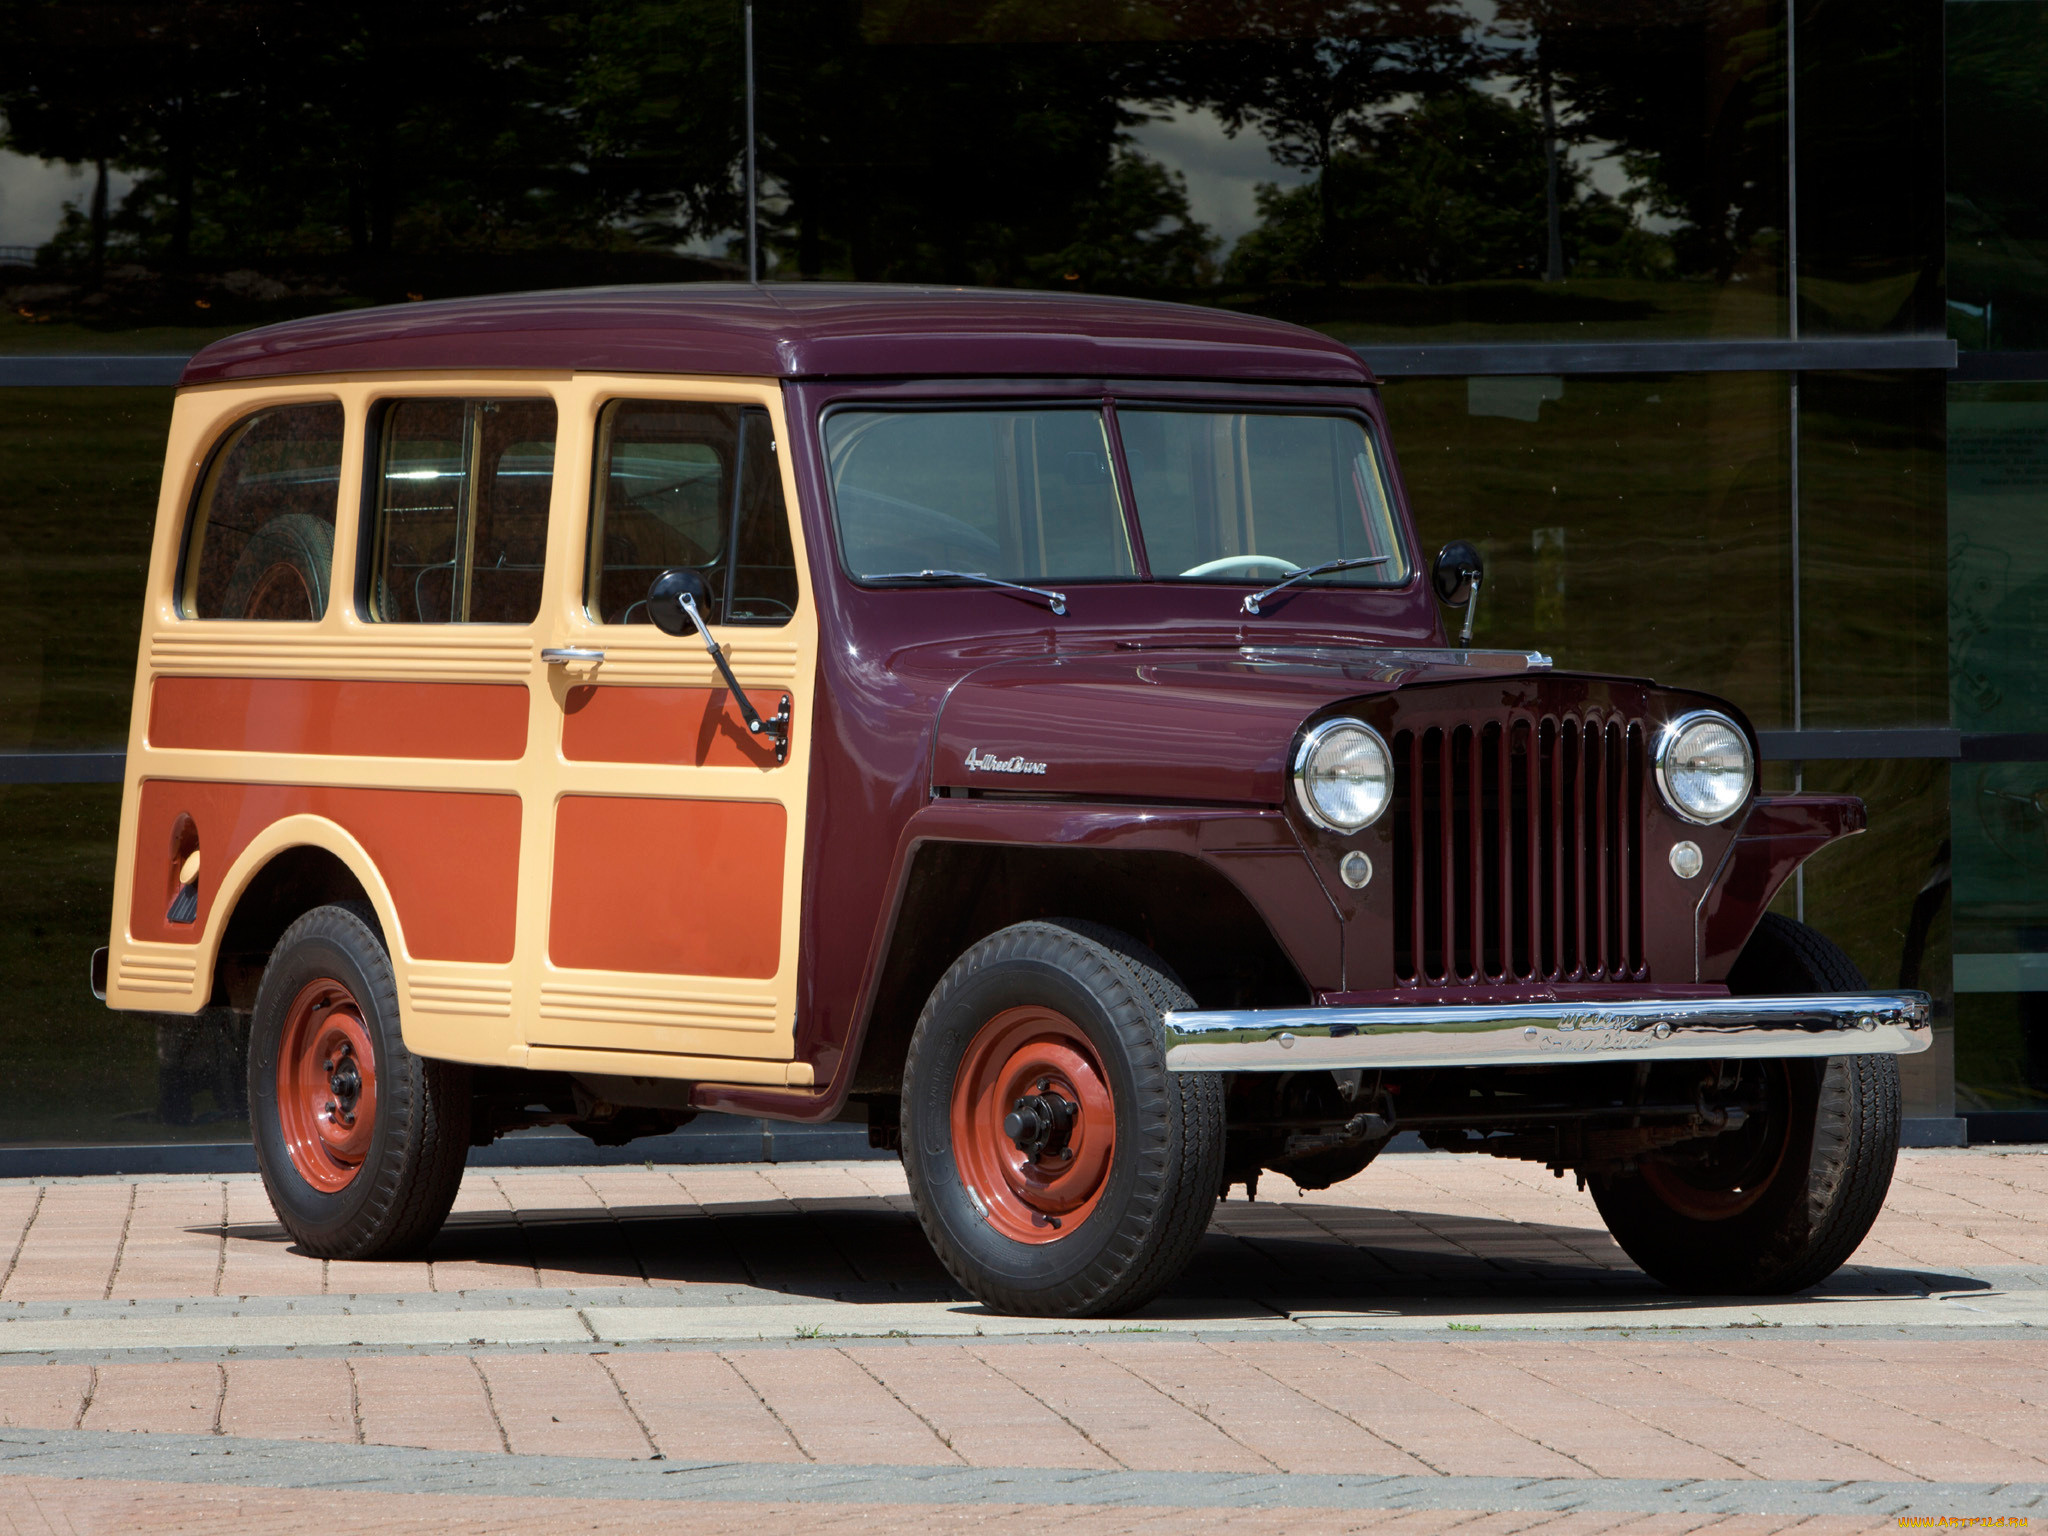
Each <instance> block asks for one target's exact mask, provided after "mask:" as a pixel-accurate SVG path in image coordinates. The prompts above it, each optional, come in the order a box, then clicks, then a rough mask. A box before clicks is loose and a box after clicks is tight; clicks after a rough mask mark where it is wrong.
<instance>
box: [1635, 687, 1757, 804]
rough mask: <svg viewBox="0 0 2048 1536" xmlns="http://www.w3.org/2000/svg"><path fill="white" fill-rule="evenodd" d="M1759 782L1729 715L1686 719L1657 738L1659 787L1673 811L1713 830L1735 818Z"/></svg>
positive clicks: (1701, 712) (1745, 742)
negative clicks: (1731, 817) (1754, 780)
mask: <svg viewBox="0 0 2048 1536" xmlns="http://www.w3.org/2000/svg"><path fill="white" fill-rule="evenodd" d="M1755 777H1756V773H1755V769H1754V767H1753V766H1752V765H1751V763H1750V760H1749V742H1748V740H1747V739H1746V738H1745V737H1744V736H1743V734H1742V728H1741V727H1740V726H1738V725H1737V724H1736V723H1735V722H1734V721H1733V720H1730V719H1729V718H1728V717H1727V716H1726V715H1717V714H1715V713H1714V712H1713V711H1712V710H1706V709H1702V710H1697V711H1695V712H1694V713H1692V714H1689V715H1680V716H1679V717H1678V718H1677V719H1676V720H1673V721H1672V722H1671V723H1670V724H1669V725H1667V726H1665V727H1664V733H1663V735H1661V736H1660V737H1658V738H1657V787H1658V788H1659V789H1660V790H1662V791H1663V792H1664V799H1665V802H1666V803H1667V804H1669V805H1670V807H1671V809H1673V810H1674V811H1676V812H1678V814H1679V815H1681V816H1683V817H1684V818H1685V819H1686V820H1687V821H1691V822H1697V823H1698V824H1699V825H1701V826H1703V827H1710V826H1712V825H1713V824H1714V823H1715V822H1717V821H1726V820H1727V819H1728V818H1729V817H1730V816H1732V815H1734V814H1735V812H1736V810H1737V809H1738V808H1739V807H1740V806H1741V805H1742V802H1743V801H1744V800H1746V799H1747V798H1748V797H1749V786H1750V783H1751V782H1752V780H1753V779H1754V778H1755Z"/></svg>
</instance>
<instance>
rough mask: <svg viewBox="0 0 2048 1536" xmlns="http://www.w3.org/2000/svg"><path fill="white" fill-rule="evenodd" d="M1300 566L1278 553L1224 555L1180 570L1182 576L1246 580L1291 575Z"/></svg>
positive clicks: (1276, 578)
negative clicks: (1235, 577) (1228, 577)
mask: <svg viewBox="0 0 2048 1536" xmlns="http://www.w3.org/2000/svg"><path fill="white" fill-rule="evenodd" d="M1300 569H1301V567H1300V566H1298V565H1296V564H1295V563H1294V562H1293V561H1292V560H1282V559H1281V558H1280V557H1279V556H1278V555H1225V556H1224V557H1223V558H1222V559H1221V560H1204V561H1203V562H1202V563H1201V564H1200V565H1191V566H1189V567H1188V568H1187V569H1186V570H1184V571H1182V572H1181V575H1183V576H1237V577H1241V578H1243V579H1244V580H1246V581H1264V580H1265V579H1266V578H1267V577H1269V576H1270V577H1272V578H1274V579H1275V580H1276V581H1277V580H1278V579H1279V578H1280V577H1282V576H1292V575H1293V574H1294V573H1295V572H1296V571H1298V570H1300Z"/></svg>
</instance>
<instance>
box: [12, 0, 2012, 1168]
mask: <svg viewBox="0 0 2048 1536" xmlns="http://www.w3.org/2000/svg"><path fill="white" fill-rule="evenodd" d="M100 15H101V13H100V12H99V11H97V10H96V9H94V8H80V7H74V6H65V5H61V4H52V3H40V0H39V3H21V0H0V27H4V28H5V30H6V32H7V34H8V35H10V36H12V37H14V38H16V39H17V40H18V41H19V42H20V43H21V44H22V46H19V47H15V48H11V49H9V50H8V51H7V54H6V57H5V58H4V59H0V118H4V123H5V139H4V142H0V151H4V152H5V157H6V158H4V159H0V193H4V190H5V185H6V183H5V179H4V178H5V175H6V173H7V169H8V167H10V166H11V167H14V168H16V169H17V170H18V169H20V168H23V167H34V166H40V165H48V164H51V163H63V164H70V165H75V166H78V167H81V168H82V171H83V175H82V178H81V180H80V181H79V183H78V185H79V187H80V189H81V190H80V192H79V194H78V196H77V197H76V199H75V201H74V203H73V205H72V206H71V207H70V208H68V210H66V211H65V212H64V213H63V215H62V217H61V219H58V220H56V221H55V225H56V227H55V228H54V229H39V230H36V231H33V232H31V234H32V238H31V239H30V240H29V243H28V244H24V245H15V246H9V245H6V244H5V243H4V242H5V241H8V240H12V239H15V238H16V234H15V233H14V232H11V231H10V230H9V229H8V228H7V226H6V224H5V217H6V208H7V206H8V205H7V203H6V201H5V199H4V197H0V295H4V297H5V299H6V313H5V314H0V642H4V643H0V1051H4V1052H5V1056H6V1059H7V1061H8V1063H9V1069H8V1070H7V1071H6V1072H4V1073H0V1144H15V1145H23V1144H35V1143H44V1144H50V1143H93V1144H99V1143H108V1142H128V1141H149V1142H162V1141H175V1140H181V1139H190V1140H209V1141H210V1140H221V1139H227V1138H230V1137H233V1136H234V1135H236V1134H238V1133H239V1132H240V1131H241V1130H242V1128H243V1127H242V1124H241V1116H242V1115H243V1105H242V1099H241V1090H240V1088H239V1085H238V1075H239V1072H240V1062H239V1060H238V1046H237V1040H236V1026H235V1021H234V1020H233V1019H232V1018H229V1017H221V1018H213V1017H206V1016H202V1017H201V1018H199V1019H196V1020H169V1019H166V1020H163V1021H160V1022H157V1023H156V1024H155V1025H154V1027H152V1025H151V1023H150V1022H148V1021H138V1020H136V1019H135V1018H133V1017H130V1016H123V1015H114V1014H110V1013H108V1012H107V1011H106V1010H104V1009H103V1008H102V1007H101V1006H100V1005H98V1004H97V1003H95V1002H94V1001H93V1000H92V998H91V996H90V995H89V993H88V991H87V989H86V985H85V978H86V963H87V957H88V956H89V955H90V953H91V951H92V949H93V948H94V947H95V946H96V945H98V944H100V943H103V942H104V929H105V927H106V924H107V920H108V910H109V887H110V882H111V876H112V867H113V849H114V828H115V819H116V815H117V811H118V789H117V787H116V786H115V785H114V784H113V783H111V782H109V781H110V780H112V779H114V778H116V777H117V771H118V753H119V751H120V749H121V743H122V742H123V740H124V738H125V733H126V723H127V714H128V707H129V699H130V692H131V688H132V682H133V668H134V642H135V634H136V627H137V623H138V607H139V595H140V587H141V580H142V576H143V570H144V562H145V555H146V548H147V543H148V539H149V533H150V528H149V524H150V518H151V515H152V512H153V507H154V501H155V493H156V486H157V480H158V475H159V471H160V458H161V452H162V447H163V441H164V435H165V426H166V422H167V420H168V414H169V405H170V388H169V385H170V382H171V381H172V380H174V379H175V377H176V375H177V368H178V362H179V360H180V359H181V358H182V357H183V356H184V355H186V354H189V353H190V352H191V351H192V350H193V349H194V348H196V347H197V346H199V345H202V344H203V343H204V342H205V341H207V340H209V339H211V338H213V337H215V336H219V335H223V334H227V333H229V332H231V331H234V330H237V329H241V328H243V327H245V326H248V325H251V324H258V323H263V322H265V321H269V320H273V319H278V318H284V317H288V316H292V315H299V314H307V313H316V312H320V311H323V310H330V309H335V308H340V307H347V306H353V305H361V304H367V303H385V302H389V303H402V302H405V301H407V300H408V299H417V298H420V297H434V298H440V297H447V296H452V295H456V294H461V293H474V292H488V291H507V290H514V289H521V288H540V287H561V286H579V285H585V284H595V283H615V282H638V281H676V280H692V279H702V278H726V279H731V278H735V277H740V278H744V277H745V276H747V275H748V274H749V272H750V271H751V272H753V273H755V274H758V275H760V276H763V277H772V278H775V279H777V280H805V281H816V282H836V281H849V280H856V281H884V282H941V283H977V284H992V285H998V286H1005V285H1022V286H1030V287H1038V288H1055V289H1066V290H1072V291H1088V292H1116V293H1129V294H1137V295H1143V296H1150V297H1158V298H1169V299H1176V300H1181V301H1184V302H1193V303H1199V304H1209V305H1221V306H1226V307H1231V308H1236V309H1242V310H1245V311H1248V312H1256V313H1261V314H1269V315H1275V316H1279V317H1282V318H1285V319H1289V320H1293V321H1296V322H1299V323H1302V324H1305V325H1310V326H1313V327H1315V328H1317V329H1319V330H1323V331H1325V332H1327V333H1329V334H1331V335H1333V336H1335V337H1338V338H1340V339H1342V340H1343V341H1345V342H1348V343H1350V344H1352V345H1354V346H1356V347H1357V348H1358V349H1359V350H1360V351H1361V352H1362V353H1363V355H1364V356H1365V357H1366V358H1367V360H1368V361H1369V362H1371V363H1372V364H1373V366H1374V367H1375V368H1376V369H1377V370H1378V371H1379V372H1380V374H1381V375H1382V377H1383V378H1384V380H1385V393H1386V399H1387V401H1388V409H1389V414H1390V417H1391V420H1392V422H1393V425H1394V429H1395V434H1396V442H1395V446H1396V449H1397V451H1398V453H1399V454H1400V457H1401V461H1402V466H1403V472H1404V475H1405V478H1406V481H1407V484H1408V489H1409V492H1410V496H1411V499H1412V501H1413V503H1414V506H1415V509H1416V514H1417V517H1418V520H1419V522H1420V525H1421V530H1422V534H1423V537H1424V540H1425V542H1426V543H1428V544H1429V545H1430V546H1431V547H1434V546H1435V545H1436V544H1437V543H1440V542H1442V541H1444V540H1447V539H1450V538H1453V537H1464V538H1470V539H1472V540H1474V541H1475V542H1476V543H1478V544H1479V545H1480V547H1481V548H1482V550H1483V551H1484V552H1485V555H1486V557H1487V560H1488V573H1489V579H1488V581H1487V583H1486V588H1485V601H1484V602H1483V604H1482V606H1481V609H1480V612H1479V616H1478V634H1477V638H1478V640H1479V641H1481V642H1482V643H1485V644H1493V645H1515V646H1533V647H1538V648H1540V649H1542V650H1545V651H1547V652H1550V653H1552V654H1553V655H1555V656H1556V657H1557V658H1558V659H1559V662H1560V664H1562V665H1568V666H1573V667H1585V668H1591V669H1598V670H1610V671H1618V672H1624V673H1631V674H1638V675H1643V674H1647V675H1651V676H1654V677H1656V678H1658V679H1659V680H1662V681H1665V682H1670V683H1674V684H1682V685H1687V686H1694V687H1699V688H1704V689H1708V690H1711V691H1714V692H1717V693H1720V694H1723V695H1725V696H1727V697H1729V698H1732V699H1733V700H1734V701H1735V702H1737V703H1738V704H1739V705H1741V706H1742V708H1743V709H1745V710H1746V711H1747V712H1748V713H1749V715H1750V717H1751V719H1752V720H1753V721H1754V722H1755V723H1756V725H1757V726H1758V728H1759V730H1760V731H1761V732H1762V735H1763V741H1764V746H1765V755H1766V757H1767V759H1768V761H1767V763H1766V764H1765V768H1764V773H1765V777H1766V782H1767V783H1770V784H1774V785H1777V786H1780V787H1790V786H1792V785H1794V784H1803V785H1804V786H1806V787H1808V788H1815V789H1827V790H1845V791H1849V792H1853V793H1856V794H1859V795H1861V796H1862V797H1863V798H1864V799H1865V800H1866V801H1867V802H1868V804H1869V807H1870V820H1871V830H1870V831H1869V833H1868V834H1866V835H1865V836H1863V837H1860V838H1856V839H1853V840H1851V841H1850V842H1848V843H1846V844H1844V845H1841V846H1839V847H1836V848H1833V849H1830V850H1828V851H1827V852H1825V853H1823V854H1822V855H1821V856H1820V857H1819V858H1817V859H1816V860H1815V861H1813V863H1812V864H1811V865H1809V867H1808V869H1807V870H1806V871H1805V873H1804V875H1803V877H1802V878H1801V879H1800V880H1799V881H1798V882H1796V883H1795V884H1794V885H1793V886H1791V887H1789V888H1788V889H1787V891H1786V893H1785V894H1784V896H1783V898H1782V903H1783V905H1784V907H1785V909H1786V910H1787V911H1788V912H1797V913H1799V914H1802V915H1803V916H1804V917H1805V918H1806V920H1807V921H1809V922H1812V923H1814V924H1815V925H1817V926H1819V927H1820V928H1822V929H1823V930H1824V931H1826V932H1828V933H1829V934H1831V935H1832V936H1833V937H1835V938H1836V939H1837V940H1838V941H1839V942H1841V943H1842V944H1843V945H1844V946H1845V947H1846V948H1847V949H1848V950H1849V952H1850V953H1851V955H1852V956H1853V957H1854V959H1855V960H1856V962H1857V964H1858V965H1859V966H1860V967H1861V968H1862V969H1863V971H1864V973H1865V975H1866V977H1867V978H1868V979H1869V980H1870V981H1871V982H1872V983H1873V984H1875V985H1884V986H1890V985H1894V984H1897V985H1905V986H1920V987H1924V988H1926V989H1927V990H1928V991H1930V992H1932V993H1933V994H1934V995H1935V996H1936V998H1937V1000H1938V1002H1937V1006H1938V1017H1939V1019H1940V1021H1941V1025H1940V1029H1939V1031H1938V1044H1937V1046H1936V1049H1935V1050H1933V1051H1931V1052H1929V1053H1927V1054H1925V1055H1922V1056H1918V1057H1913V1058H1909V1059H1908V1060H1907V1061H1906V1062H1905V1070H1906V1075H1907V1092H1908V1113H1909V1115H1911V1116H1913V1117H1915V1120H1916V1124H1917V1125H1918V1126H1920V1127H1921V1134H1923V1135H1927V1136H1939V1135H1941V1134H1943V1131H1942V1129H1941V1125H1942V1122H1952V1117H1954V1116H1956V1115H1958V1114H1964V1115H1967V1116H1969V1117H1970V1123H1971V1126H1972V1131H1973V1134H1975V1135H1977V1136H1978V1137H1979V1138H1980V1139H1981V1138H1982V1137H1987V1136H2011V1137H2022V1136H2025V1137H2032V1136H2033V1135H2034V1134H2035V1133H2036V1132H2041V1131H2044V1130H2048V0H1948V3H1946V4H1943V3H1942V0H1868V3H1866V4H1864V5H1861V6H1855V7H1839V6H1830V5H1825V4H1822V3H1820V0H1792V3H1790V4H1789V5H1788V4H1787V0H1664V3H1659V4H1655V5H1649V4H1642V3H1639V0H1463V3H1459V0H1205V3H1202V4H1181V3H1178V0H1093V3H1090V4H1087V5H1073V4H1068V3H1065V0H1042V3H1040V4H1037V5H1031V6H1023V5H1016V4H1013V3H1010V0H786V3H784V0H759V3H758V4H756V5H754V6H752V7H747V6H746V5H744V4H743V3H741V0H592V3H583V4H574V5H572V4H568V3H566V0H532V3H517V4H513V5H509V6H508V5H502V4H490V5H484V4H480V3H474V0H420V3H418V4H415V5H413V6H411V7H408V8H407V11H406V13H405V18H404V22H403V25H402V26H400V25H399V24H398V22H397V21H396V19H395V18H394V17H393V16H391V15H390V14H388V13H386V12H385V11H384V10H383V9H382V8H375V7H347V6H344V7H336V8H332V9H331V11H330V12H328V13H322V14H317V15H316V14H314V13H312V12H309V11H307V10H306V9H305V8H302V7H295V6H286V5H282V4H279V5H267V4H263V3H257V4H254V5H247V4H244V5H238V6H234V7H226V6H216V5H212V4H209V3H204V0H201V3H197V4H181V5H169V4H165V5H158V6H152V5H140V6H133V7H124V8H122V9H121V11H120V12H119V16H120V18H121V20H120V21H119V23H118V24H117V25H112V26H110V25H108V24H106V22H105V21H104V19H103V18H102V19H100V20H95V19H93V18H95V17H100ZM750 190H751V193H752V195H751V196H750V195H749V194H750Z"/></svg>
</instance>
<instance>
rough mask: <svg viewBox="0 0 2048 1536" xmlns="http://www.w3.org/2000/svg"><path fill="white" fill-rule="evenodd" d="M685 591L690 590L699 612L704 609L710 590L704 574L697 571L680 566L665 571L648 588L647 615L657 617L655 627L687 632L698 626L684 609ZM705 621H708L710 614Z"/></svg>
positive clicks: (708, 601) (691, 598)
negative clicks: (700, 574)
mask: <svg viewBox="0 0 2048 1536" xmlns="http://www.w3.org/2000/svg"><path fill="white" fill-rule="evenodd" d="M684 593H688V594H689V596H690V601H691V602H693V603H695V604H696V605H697V612H699V613H700V614H702V613H705V610H706V609H707V607H708V606H709V604H710V601H711V592H710V589H709V588H708V587H706V586H705V585H704V578H703V577H702V576H699V575H698V574H697V573H696V572H695V571H690V570H684V569H682V568H681V567H676V568H674V569H671V570H666V571H663V572H662V573H661V574H660V575H659V576H657V577H655V578H654V584H653V585H652V586H650V587H649V588H648V589H647V616H648V617H649V618H650V619H652V620H654V627H655V628H656V629H658V630H660V631H661V632H662V633H663V634H664V635H687V634H689V633H690V631H692V630H693V629H695V628H696V627H697V626H696V625H694V624H692V623H691V622H690V616H689V615H688V614H687V613H685V612H683V594H684ZM706 622H709V616H708V615H707V616H706Z"/></svg>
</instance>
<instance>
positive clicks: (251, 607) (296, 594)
mask: <svg viewBox="0 0 2048 1536" xmlns="http://www.w3.org/2000/svg"><path fill="white" fill-rule="evenodd" d="M333 567H334V524H332V523H330V522H328V521H327V520H326V519H325V518H321V517H315V516H314V515H313V514H312V513H310V512H286V513H284V514H283V515H281V516H278V517H273V518H271V519H270V520H269V521H268V522H266V523H263V524H262V525H261V526H259V527H258V528H257V529H256V531H255V532H254V533H252V534H250V535H249V542H248V543H247V544H244V545H243V546H242V552H241V554H239V555H238V556H236V557H235V565H234V569H233V570H232V571H230V572H229V573H228V584H227V590H226V591H225V592H224V593H223V594H222V595H221V617H222V618H227V619H273V620H295V619H317V618H319V617H320V616H321V615H322V614H323V613H325V612H326V611H327V589H328V585H329V572H330V571H332V569H333Z"/></svg>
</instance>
